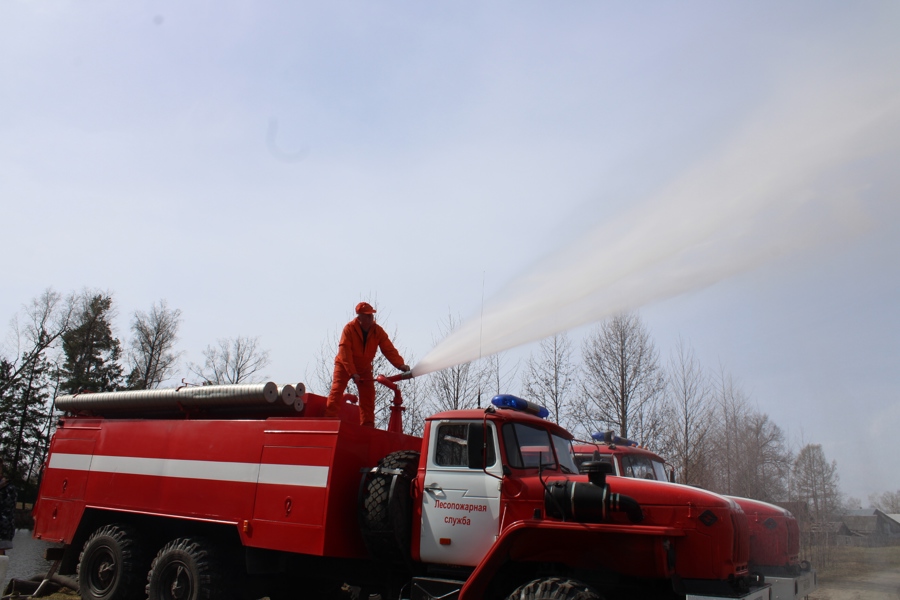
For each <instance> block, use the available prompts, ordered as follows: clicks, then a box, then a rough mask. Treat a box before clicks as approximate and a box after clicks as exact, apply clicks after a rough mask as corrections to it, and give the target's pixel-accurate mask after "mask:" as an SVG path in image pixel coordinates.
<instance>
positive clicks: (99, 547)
mask: <svg viewBox="0 0 900 600" xmlns="http://www.w3.org/2000/svg"><path fill="white" fill-rule="evenodd" d="M76 573H77V575H76V579H77V580H78V592H79V593H80V594H81V597H82V598H83V600H133V599H136V598H141V597H142V594H141V592H143V587H144V586H143V582H144V578H145V577H146V576H147V563H146V559H145V558H144V552H143V547H142V546H141V543H140V538H139V535H138V533H137V531H136V530H135V529H133V528H132V527H130V526H128V525H124V524H118V523H116V524H109V525H104V526H103V527H100V528H99V529H97V530H96V531H95V532H94V533H92V534H91V535H90V537H89V538H88V539H87V541H86V542H85V543H84V547H83V549H82V551H81V554H80V555H79V556H78V567H77V569H76Z"/></svg>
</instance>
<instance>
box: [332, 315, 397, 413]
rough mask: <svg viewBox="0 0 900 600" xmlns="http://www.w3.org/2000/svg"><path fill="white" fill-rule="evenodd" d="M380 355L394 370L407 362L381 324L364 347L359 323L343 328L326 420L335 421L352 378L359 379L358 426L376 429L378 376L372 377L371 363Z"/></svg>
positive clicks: (374, 326)
mask: <svg viewBox="0 0 900 600" xmlns="http://www.w3.org/2000/svg"><path fill="white" fill-rule="evenodd" d="M378 349H381V353H382V354H383V355H384V357H385V358H386V359H388V361H389V362H390V363H391V364H392V365H394V367H396V368H398V369H400V368H402V367H403V366H404V364H405V362H404V360H403V357H402V356H400V353H399V352H397V349H396V348H394V345H393V344H392V343H391V340H390V338H388V334H387V333H386V332H385V331H384V329H382V328H381V326H380V325H378V323H373V324H372V326H371V327H370V328H369V332H368V335H367V336H366V338H365V344H363V330H362V327H361V326H360V324H359V321H358V320H356V319H353V320H352V321H350V322H349V323H347V324H346V325H345V326H344V331H343V332H341V341H340V342H339V343H338V353H337V356H335V357H334V377H333V378H332V382H331V392H330V393H329V394H328V403H327V404H326V405H325V416H326V417H336V416H338V413H339V412H340V408H341V404H342V403H343V397H344V390H346V389H347V384H348V383H349V382H350V379H351V375H354V374H357V375H359V378H360V379H359V382H358V383H357V384H356V387H357V388H358V389H359V422H360V424H361V425H366V426H368V427H374V426H375V376H374V375H373V374H372V361H373V360H375V352H376V351H377V350H378Z"/></svg>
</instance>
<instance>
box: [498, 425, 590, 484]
mask: <svg viewBox="0 0 900 600" xmlns="http://www.w3.org/2000/svg"><path fill="white" fill-rule="evenodd" d="M503 447H504V451H505V452H506V461H507V464H508V465H509V466H510V467H513V468H516V469H534V468H537V467H542V468H544V469H559V470H561V471H563V472H565V473H577V472H578V468H577V467H576V466H575V459H574V453H573V451H572V444H571V442H570V441H569V440H567V439H565V438H562V437H560V436H557V435H552V434H551V433H550V432H549V431H547V430H546V429H541V428H539V427H533V426H530V425H524V424H522V423H507V424H505V425H504V426H503Z"/></svg>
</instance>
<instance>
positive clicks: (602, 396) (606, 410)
mask: <svg viewBox="0 0 900 600" xmlns="http://www.w3.org/2000/svg"><path fill="white" fill-rule="evenodd" d="M582 355H583V360H584V378H583V380H582V386H581V387H582V398H581V399H580V400H579V410H578V413H577V418H578V419H579V421H580V422H581V424H582V426H583V427H584V428H585V429H586V430H587V431H596V430H598V429H604V428H608V427H613V428H615V429H617V430H618V432H619V434H620V435H622V436H624V437H629V438H631V439H635V441H637V442H639V443H641V444H643V445H658V444H657V442H658V439H659V437H660V434H661V428H662V427H663V425H664V423H663V415H662V411H661V408H660V406H659V404H660V400H661V397H662V394H663V391H664V390H665V375H664V373H663V371H662V369H661V368H660V366H659V362H658V358H657V352H656V348H655V347H654V346H653V342H652V341H651V340H650V334H649V333H648V332H647V329H646V328H645V327H644V325H643V322H642V321H641V318H640V317H639V316H638V314H637V313H634V312H630V313H625V314H621V315H617V316H615V317H612V318H611V319H608V320H606V321H604V322H603V323H602V324H601V325H600V326H599V327H598V329H597V330H596V331H595V332H594V334H593V335H591V336H589V337H587V338H586V339H585V340H584V343H583V345H582Z"/></svg>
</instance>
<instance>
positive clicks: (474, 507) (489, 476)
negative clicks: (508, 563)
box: [419, 421, 503, 566]
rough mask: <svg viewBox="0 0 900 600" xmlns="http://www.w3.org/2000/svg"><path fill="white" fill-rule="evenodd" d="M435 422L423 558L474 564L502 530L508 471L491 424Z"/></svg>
mask: <svg viewBox="0 0 900 600" xmlns="http://www.w3.org/2000/svg"><path fill="white" fill-rule="evenodd" d="M433 426H434V427H435V431H434V433H432V435H431V437H430V442H429V444H428V446H429V447H428V461H427V463H426V472H425V486H424V493H423V494H422V528H421V538H420V540H419V554H420V559H421V560H422V561H423V562H428V563H438V564H448V565H466V566H475V565H477V564H478V563H479V562H481V559H482V557H484V555H485V554H486V553H487V551H488V550H489V549H490V547H491V546H492V545H493V543H494V541H495V540H496V539H497V535H498V532H499V529H500V481H501V480H500V477H501V476H502V474H503V470H502V465H501V463H500V460H499V459H498V456H499V455H498V452H497V434H496V431H495V429H494V425H493V424H492V423H484V422H483V421H441V422H439V423H436V424H435V425H433ZM482 448H484V451H483V452H482Z"/></svg>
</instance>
